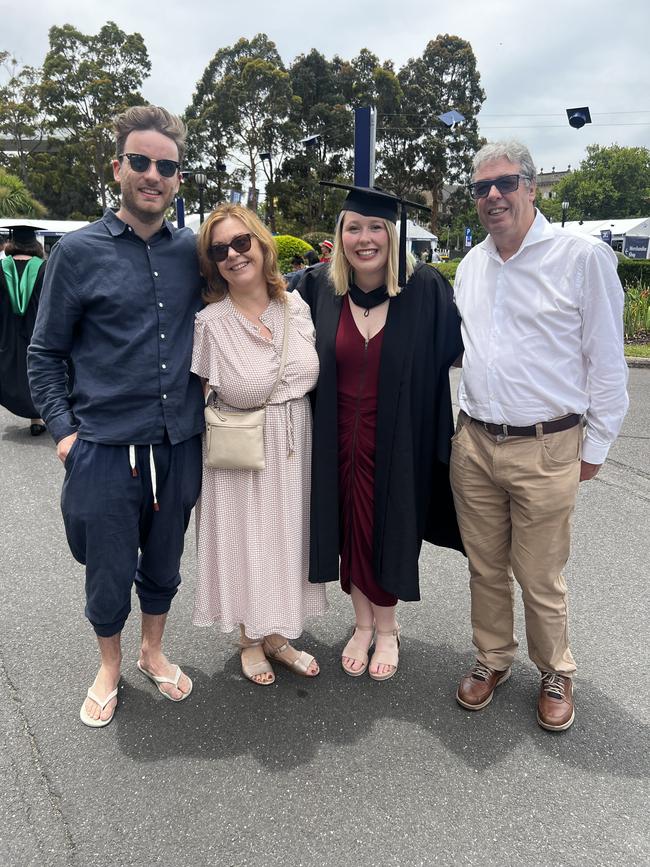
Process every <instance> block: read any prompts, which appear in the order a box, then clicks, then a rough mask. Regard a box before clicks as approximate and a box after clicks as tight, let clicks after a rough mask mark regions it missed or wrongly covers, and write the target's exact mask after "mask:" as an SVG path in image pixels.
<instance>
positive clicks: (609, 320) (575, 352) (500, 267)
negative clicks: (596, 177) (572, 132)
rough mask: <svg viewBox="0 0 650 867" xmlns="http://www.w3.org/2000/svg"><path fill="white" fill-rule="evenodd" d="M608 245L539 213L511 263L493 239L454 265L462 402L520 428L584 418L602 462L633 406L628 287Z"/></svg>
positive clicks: (588, 444) (588, 450)
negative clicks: (626, 337) (627, 352)
mask: <svg viewBox="0 0 650 867" xmlns="http://www.w3.org/2000/svg"><path fill="white" fill-rule="evenodd" d="M616 264H617V260H616V255H615V254H614V252H613V251H612V249H611V248H610V247H608V246H607V245H606V244H604V243H602V242H601V241H599V240H596V239H595V238H592V237H589V236H587V235H575V234H572V233H571V232H569V231H568V230H566V229H561V228H560V227H559V226H555V225H553V224H551V223H548V222H547V221H546V219H545V218H544V216H543V215H542V214H540V213H539V212H538V213H537V215H536V217H535V220H534V222H533V224H532V226H531V227H530V229H529V231H528V234H527V235H526V237H525V238H524V240H523V242H522V245H521V247H520V248H519V250H518V251H517V252H516V253H515V254H514V256H512V258H510V259H508V260H507V261H505V262H504V261H503V260H502V259H501V256H500V255H499V253H498V251H497V249H496V246H495V244H494V241H493V240H492V238H491V237H490V236H488V237H487V238H486V240H485V241H483V242H482V243H481V244H479V245H478V246H477V247H475V248H474V249H473V250H471V251H470V252H469V253H468V254H467V256H466V257H465V258H464V259H463V261H462V262H461V263H460V265H459V266H458V271H457V272H456V279H455V282H454V295H455V299H456V304H457V306H458V310H459V312H460V315H461V317H462V332H463V341H464V345H465V354H464V356H463V369H462V375H461V381H460V387H459V395H458V396H459V404H460V407H461V409H463V410H464V411H465V412H466V413H467V414H468V415H470V416H472V418H477V419H480V420H481V421H487V422H495V423H497V424H511V425H517V426H524V425H532V424H536V423H537V422H540V421H548V420H549V419H552V418H557V417H558V416H562V415H566V414H567V413H580V414H583V415H585V417H586V422H587V425H586V436H585V442H584V448H583V455H582V456H583V460H585V461H587V462H589V463H593V464H601V463H602V462H603V461H604V460H605V458H606V457H607V452H608V450H609V447H610V446H611V444H612V443H613V442H614V440H615V439H616V437H617V436H618V433H619V431H620V429H621V425H622V423H623V418H624V417H625V413H626V412H627V407H628V397H627V391H626V384H627V377H628V370H627V364H626V362H625V358H624V355H623V301H624V294H623V290H622V287H621V283H620V280H619V279H618V275H617V273H616Z"/></svg>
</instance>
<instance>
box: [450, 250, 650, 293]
mask: <svg viewBox="0 0 650 867" xmlns="http://www.w3.org/2000/svg"><path fill="white" fill-rule="evenodd" d="M460 261H461V260H460V259H452V260H451V261H450V262H433V267H434V268H437V269H438V270H439V271H440V273H441V274H444V275H445V277H446V278H447V280H449V282H450V283H452V284H453V282H454V277H455V276H456V269H457V268H458V265H459V264H460ZM618 276H619V279H620V281H621V283H622V284H623V286H637V285H645V286H650V259H627V258H625V259H622V258H621V257H619V260H618Z"/></svg>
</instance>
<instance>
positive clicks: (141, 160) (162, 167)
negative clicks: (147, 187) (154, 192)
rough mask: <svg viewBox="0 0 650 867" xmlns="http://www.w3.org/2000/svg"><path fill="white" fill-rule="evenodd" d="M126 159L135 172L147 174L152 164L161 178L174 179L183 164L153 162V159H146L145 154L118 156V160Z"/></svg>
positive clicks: (167, 161)
mask: <svg viewBox="0 0 650 867" xmlns="http://www.w3.org/2000/svg"><path fill="white" fill-rule="evenodd" d="M123 157H126V158H127V160H128V161H129V165H130V166H131V168H132V169H133V171H134V172H138V173H140V174H141V173H142V172H146V171H147V169H148V168H149V166H150V165H151V163H153V164H154V165H155V167H156V169H157V171H158V174H159V175H160V177H161V178H173V177H174V175H175V174H176V172H178V171H179V170H180V167H181V164H180V163H177V162H176V160H152V159H151V157H146V156H145V155H144V154H118V155H117V158H118V160H121V159H122V158H123Z"/></svg>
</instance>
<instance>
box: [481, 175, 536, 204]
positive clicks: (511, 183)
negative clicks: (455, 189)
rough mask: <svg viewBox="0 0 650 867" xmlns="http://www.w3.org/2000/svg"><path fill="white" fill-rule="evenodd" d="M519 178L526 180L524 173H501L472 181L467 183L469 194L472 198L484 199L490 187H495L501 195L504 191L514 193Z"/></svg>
mask: <svg viewBox="0 0 650 867" xmlns="http://www.w3.org/2000/svg"><path fill="white" fill-rule="evenodd" d="M520 179H521V180H524V181H527V180H528V178H527V177H526V176H525V175H501V176H500V177H498V178H486V179H485V180H484V181H474V182H473V183H471V184H470V185H469V194H470V196H471V197H472V198H473V199H484V198H485V197H486V196H487V195H488V194H489V192H490V190H491V189H492V187H496V188H497V190H498V191H499V192H500V193H501V195H504V193H514V191H515V190H516V189H518V187H519V181H520Z"/></svg>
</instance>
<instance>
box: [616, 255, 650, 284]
mask: <svg viewBox="0 0 650 867" xmlns="http://www.w3.org/2000/svg"><path fill="white" fill-rule="evenodd" d="M618 276H619V279H620V281H621V283H622V284H623V286H627V285H628V284H630V283H636V282H643V283H645V284H646V286H647V285H650V259H627V258H625V259H621V258H620V257H619V260H618Z"/></svg>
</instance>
